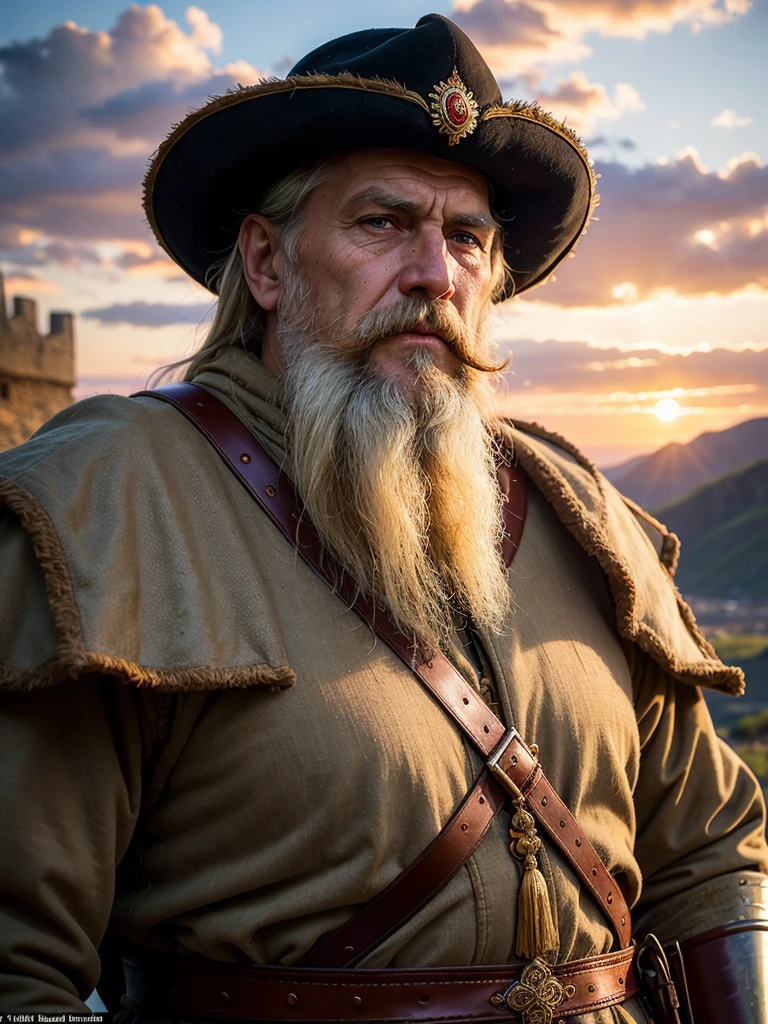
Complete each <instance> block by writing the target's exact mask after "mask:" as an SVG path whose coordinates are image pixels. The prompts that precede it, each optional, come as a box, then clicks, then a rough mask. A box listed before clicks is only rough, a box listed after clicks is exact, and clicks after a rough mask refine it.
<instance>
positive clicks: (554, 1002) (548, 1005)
mask: <svg viewBox="0 0 768 1024" xmlns="http://www.w3.org/2000/svg"><path fill="white" fill-rule="evenodd" d="M575 991H576V989H575V988H574V986H573V985H561V984H560V982H559V981H558V980H557V978H556V977H555V976H554V974H553V973H552V970H551V969H550V966H549V964H547V963H546V962H545V961H544V960H542V959H541V958H540V957H536V958H535V959H534V960H531V962H530V963H529V964H528V966H527V967H526V968H525V970H524V971H523V973H522V974H521V975H520V981H516V982H515V983H514V984H513V985H510V986H509V988H508V989H507V991H506V992H503V993H502V992H496V993H495V994H494V995H493V996H491V1002H492V1003H493V1005H494V1006H499V1007H502V1006H503V1007H506V1008H508V1009H510V1010H515V1011H516V1012H517V1013H519V1014H520V1015H521V1016H522V1018H523V1024H552V1020H553V1018H554V1016H555V1010H556V1009H557V1008H558V1007H559V1006H560V1004H561V1003H564V1002H565V1001H566V1000H567V999H570V998H571V996H572V995H573V994H574V993H575Z"/></svg>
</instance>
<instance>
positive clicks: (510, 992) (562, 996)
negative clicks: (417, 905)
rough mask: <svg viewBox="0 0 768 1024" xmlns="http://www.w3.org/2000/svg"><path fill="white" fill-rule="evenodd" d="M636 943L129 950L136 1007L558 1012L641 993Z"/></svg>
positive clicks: (255, 1015) (321, 1012)
mask: <svg viewBox="0 0 768 1024" xmlns="http://www.w3.org/2000/svg"><path fill="white" fill-rule="evenodd" d="M634 953H635V950H634V949H622V950H620V951H619V952H616V953H605V954H603V955H601V956H593V957H589V958H587V959H584V960H574V961H571V962H570V963H565V964H558V965H556V966H555V967H550V966H548V965H547V964H545V963H544V962H543V961H542V960H539V959H535V960H533V961H531V963H529V964H526V965H523V966H513V965H502V966H496V967H494V966H480V967H431V968H416V969H410V968H408V969H402V970H400V969H391V968H389V969H383V970H368V969H360V968H356V969H352V970H335V969H321V968H301V969H297V968H294V967H240V966H233V965H224V964H213V963H212V962H211V961H210V960H206V961H201V962H197V961H195V962H189V963H187V962H185V961H178V960H175V961H172V962H167V963H166V962H164V961H163V960H162V959H160V958H158V959H157V960H155V961H154V962H153V963H152V965H147V964H144V963H142V962H140V961H138V960H135V959H133V958H128V957H126V958H124V959H123V966H124V970H125V979H126V994H125V996H124V998H123V1004H124V1006H125V1007H126V1009H129V1010H132V1011H134V1012H138V1013H143V1014H146V1015H148V1016H151V1017H171V1018H175V1017H182V1018H194V1017H201V1018H208V1019H210V1020H232V1021H236V1020H251V1021H269V1020H287V1021H296V1022H304V1024H308V1022H322V1021H339V1022H344V1021H368V1022H371V1021H376V1022H378V1024H389V1022H397V1021H418V1022H422V1024H426V1022H442V1021H445V1022H448V1021H453V1022H454V1024H456V1022H457V1021H473V1022H485V1021H502V1022H503V1021H515V1022H517V1021H521V1020H523V1019H526V1018H527V1019H529V1020H536V1021H542V1022H545V1021H554V1020H560V1019H564V1018H567V1017H574V1016H576V1015H578V1014H583V1013H589V1012H591V1011H595V1010H599V1009H602V1008H603V1007H607V1006H614V1005H616V1004H618V1003H622V1002H624V1001H625V1000H626V999H628V998H630V997H631V996H633V995H636V994H637V992H638V991H639V984H638V980H637V975H636V973H635V968H634V964H633V958H634Z"/></svg>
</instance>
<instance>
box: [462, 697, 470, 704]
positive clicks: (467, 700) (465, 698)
mask: <svg viewBox="0 0 768 1024" xmlns="http://www.w3.org/2000/svg"><path fill="white" fill-rule="evenodd" d="M461 699H462V700H463V701H464V703H465V704H469V697H462V698H461Z"/></svg>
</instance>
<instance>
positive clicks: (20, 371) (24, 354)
mask: <svg viewBox="0 0 768 1024" xmlns="http://www.w3.org/2000/svg"><path fill="white" fill-rule="evenodd" d="M74 384H75V334H74V324H73V317H72V314H71V313H68V312H59V311H56V312H51V314H50V320H49V331H48V334H40V333H39V331H38V326H37V303H36V302H35V300H34V299H30V298H27V297H26V296H14V299H13V313H12V315H11V316H9V315H8V308H7V306H6V300H5V293H4V289H3V278H2V274H0V450H2V449H3V448H8V447H10V446H11V445H14V444H20V443H21V442H22V441H24V440H26V439H27V437H29V435H30V434H32V433H33V432H34V431H35V430H37V428H38V427H40V426H42V424H43V423H45V421H46V420H47V419H50V417H51V416H53V415H54V414H55V413H57V412H59V411H60V410H61V409H63V408H65V407H66V406H67V405H69V404H70V403H71V402H72V388H73V387H74Z"/></svg>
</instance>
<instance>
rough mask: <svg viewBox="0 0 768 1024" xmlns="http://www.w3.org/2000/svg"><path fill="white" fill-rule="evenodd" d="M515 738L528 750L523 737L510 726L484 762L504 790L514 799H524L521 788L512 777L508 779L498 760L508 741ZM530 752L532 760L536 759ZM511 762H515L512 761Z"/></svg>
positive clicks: (505, 749) (503, 752) (504, 751)
mask: <svg viewBox="0 0 768 1024" xmlns="http://www.w3.org/2000/svg"><path fill="white" fill-rule="evenodd" d="M515 739H519V740H520V742H521V744H522V745H523V746H524V747H525V749H526V750H528V747H527V746H526V744H525V741H524V740H523V737H522V736H521V735H520V733H519V732H518V731H517V729H515V728H512V729H509V730H508V731H507V732H506V733H505V734H504V736H503V737H502V738H501V739H500V740H499V744H498V746H497V747H496V749H495V750H494V752H493V753H492V754H491V756H490V757H489V758H488V760H487V762H486V764H487V765H488V767H489V768H490V770H491V771H492V772H493V774H494V775H495V776H496V778H497V779H498V780H499V782H500V783H501V784H502V786H503V787H504V789H506V791H507V792H508V793H510V794H511V795H512V796H513V797H514V798H515V800H524V799H525V797H524V795H523V793H522V790H520V789H519V788H518V787H517V786H516V785H515V783H514V782H513V781H512V779H510V777H509V776H508V775H507V773H506V772H505V771H504V769H503V768H502V767H501V765H500V764H499V761H500V760H501V759H502V757H503V756H504V754H506V752H507V748H508V747H509V745H510V743H511V742H512V741H513V740H515ZM530 753H531V756H532V757H533V758H534V760H538V758H537V757H536V756H535V755H534V754H533V752H530ZM513 763H515V762H514V761H513Z"/></svg>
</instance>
